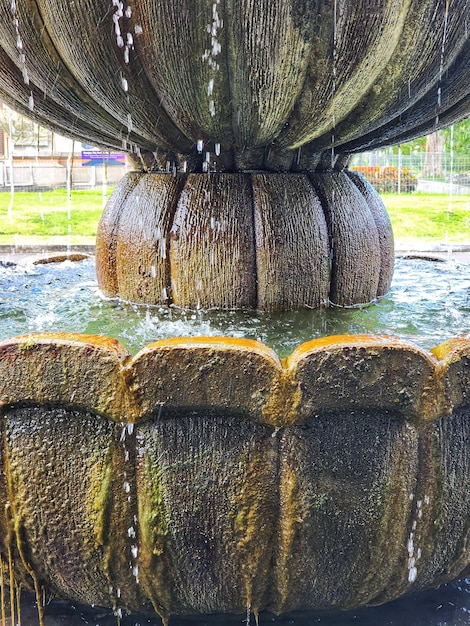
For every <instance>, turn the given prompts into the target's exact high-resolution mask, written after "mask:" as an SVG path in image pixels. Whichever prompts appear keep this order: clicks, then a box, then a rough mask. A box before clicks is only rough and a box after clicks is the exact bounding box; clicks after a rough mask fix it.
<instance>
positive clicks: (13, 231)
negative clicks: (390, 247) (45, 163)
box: [0, 188, 470, 245]
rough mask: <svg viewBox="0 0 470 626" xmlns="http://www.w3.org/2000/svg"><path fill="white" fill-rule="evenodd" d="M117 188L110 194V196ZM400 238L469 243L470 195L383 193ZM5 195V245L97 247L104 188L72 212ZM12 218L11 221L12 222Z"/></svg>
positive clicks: (1, 232) (51, 195)
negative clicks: (65, 242)
mask: <svg viewBox="0 0 470 626" xmlns="http://www.w3.org/2000/svg"><path fill="white" fill-rule="evenodd" d="M111 192H112V188H109V189H108V196H109V195H110V194H111ZM382 199H383V201H384V203H385V206H386V208H387V211H388V213H389V215H390V219H391V221H392V225H393V230H394V234H395V239H396V241H397V243H399V244H403V245H414V244H419V245H423V244H424V243H426V242H429V243H437V242H450V243H469V244H470V195H466V196H453V197H452V198H449V196H447V195H441V194H401V195H397V194H383V195H382ZM9 204H10V193H9V192H0V244H8V245H10V244H14V243H20V244H21V243H23V244H28V243H45V244H47V243H58V242H63V240H64V237H66V238H67V242H69V243H87V244H90V243H94V239H95V235H96V228H97V225H98V221H99V218H100V215H101V212H102V194H101V189H100V188H98V189H95V190H79V191H73V193H72V200H71V203H70V219H69V207H68V202H67V192H66V190H65V189H57V190H54V191H44V192H42V193H38V192H16V193H15V196H14V202H13V206H12V209H11V212H10V215H9V212H8V207H9ZM10 216H11V219H10Z"/></svg>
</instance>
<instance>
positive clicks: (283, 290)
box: [0, 0, 470, 310]
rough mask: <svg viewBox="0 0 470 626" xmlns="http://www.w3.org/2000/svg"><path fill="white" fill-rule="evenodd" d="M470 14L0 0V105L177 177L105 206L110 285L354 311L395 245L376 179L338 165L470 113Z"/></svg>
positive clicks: (376, 7) (389, 4)
mask: <svg viewBox="0 0 470 626" xmlns="http://www.w3.org/2000/svg"><path fill="white" fill-rule="evenodd" d="M469 19H470V0H454V1H453V2H452V3H450V2H439V3H436V2H435V0H420V2H412V1H411V0H380V1H378V2H375V3H371V2H370V1H369V0H360V1H356V0H354V1H353V0H344V1H343V2H342V3H341V6H339V5H337V4H336V3H333V4H332V3H328V2H323V3H319V2H316V3H315V2H310V3H308V2H305V1H304V0H230V1H227V2H223V3H221V2H219V0H217V1H216V2H213V0H159V2H158V3H156V2H155V1H154V0H135V1H134V2H133V3H132V4H128V3H127V2H114V3H113V4H112V5H110V3H109V0H82V2H81V4H80V9H78V8H77V6H76V5H75V4H73V3H67V2H64V1H63V0H47V1H45V0H38V1H34V2H33V1H32V0H24V1H22V2H11V1H10V0H0V98H2V100H4V101H5V102H6V103H7V104H9V105H11V106H13V108H16V109H17V110H19V111H21V112H23V113H25V112H26V113H27V114H29V115H31V116H32V117H33V118H34V119H35V120H36V121H37V122H38V123H39V124H43V125H46V126H50V127H53V128H55V129H56V130H58V131H59V132H61V133H62V134H65V135H70V136H73V137H78V138H79V139H81V140H83V141H86V142H87V143H91V144H93V145H98V146H103V147H107V148H114V149H122V150H124V151H126V152H128V153H129V154H131V155H132V158H133V160H134V162H136V163H138V164H140V167H141V169H142V170H143V171H154V172H155V171H158V172H171V173H172V174H173V175H175V176H176V175H177V174H178V175H179V178H178V181H177V182H176V181H175V182H174V183H170V182H169V181H168V180H167V181H164V179H163V178H162V179H159V180H158V182H157V179H154V180H153V181H152V182H150V179H147V180H146V182H145V183H139V185H138V186H139V192H138V191H137V190H135V191H131V190H132V188H133V187H134V183H135V182H136V181H135V180H134V179H132V178H127V179H126V181H125V183H123V185H122V186H120V187H119V189H118V191H117V193H116V195H115V196H114V197H113V198H112V200H111V201H110V203H109V205H108V208H107V210H106V212H105V215H104V216H103V222H102V224H101V226H100V233H99V235H98V241H97V255H98V276H99V282H100V285H101V287H102V288H103V290H104V291H105V292H106V293H108V294H110V295H113V296H121V297H123V298H126V299H131V300H134V301H138V302H148V303H151V304H159V303H165V304H166V303H175V304H177V305H179V306H183V307H189V308H196V307H198V306H206V307H219V308H234V307H258V308H261V309H268V310H273V309H287V308H294V307H302V306H307V307H311V306H314V307H318V306H322V305H323V303H324V302H325V301H326V300H327V299H329V300H330V301H331V302H332V303H334V304H336V305H340V306H353V305H356V304H361V303H365V302H369V301H371V300H373V299H374V298H376V297H378V296H381V295H383V294H384V293H386V291H387V289H388V287H389V285H390V281H391V276H392V266H393V243H392V237H391V231H390V225H389V223H388V220H387V218H386V216H385V211H384V210H383V208H382V206H381V204H380V201H379V200H378V199H377V198H376V197H374V194H373V192H372V190H371V189H370V188H368V187H367V186H366V185H365V184H364V183H363V182H361V181H360V180H359V179H358V178H357V177H355V176H350V178H347V176H348V175H346V174H344V173H338V172H339V171H341V170H342V169H343V168H344V167H345V166H346V165H347V163H348V160H349V158H350V156H351V155H352V154H354V153H357V152H360V151H364V150H366V149H374V148H378V147H380V146H383V145H390V144H396V143H400V142H403V141H406V140H409V139H412V138H413V137H420V136H423V135H424V134H426V133H428V132H431V131H435V130H437V129H439V128H442V127H445V126H449V125H450V124H452V123H454V122H457V121H459V120H461V119H463V118H465V117H467V116H468V114H469V113H470V88H469V85H470V80H469V78H470V74H469V68H470V62H469V61H470V45H469V42H468V32H467V24H468V22H469ZM186 172H190V173H191V175H190V177H189V178H188V179H187V180H185V179H186ZM216 172H217V174H215V173H216ZM267 172H276V173H277V175H278V176H279V178H270V179H268V178H267V177H266V173H267ZM279 172H290V173H293V172H301V173H303V174H305V173H308V174H309V176H310V179H311V180H312V181H313V183H314V186H315V190H316V191H315V194H318V195H320V197H321V203H322V211H323V213H324V217H322V216H321V211H320V210H319V207H318V203H317V201H316V200H315V199H313V197H312V193H311V192H310V191H309V190H307V189H306V186H305V181H303V180H302V179H301V178H295V177H292V178H289V179H287V178H285V177H281V176H280V175H279ZM196 173H197V174H196ZM223 173H230V175H231V176H232V178H230V177H227V178H223V176H224V174H223ZM199 176H201V178H199ZM227 176H228V174H227ZM268 180H269V183H268ZM250 181H251V183H250ZM301 181H302V182H301ZM351 181H352V183H354V184H352V183H351ZM348 182H349V185H348ZM183 183H184V186H183V188H182V189H181V188H180V187H181V186H182V185H183ZM283 187H285V189H284V193H282V188H283ZM286 188H287V189H286ZM140 191H142V194H143V195H141V194H140ZM126 198H127V199H126ZM175 203H176V204H175ZM307 216H308V217H307ZM172 220H175V221H174V224H173V226H175V227H178V228H179V234H178V235H177V234H176V233H175V231H172V230H171V228H172V227H170V230H168V227H169V225H170V223H171V221H172ZM325 220H326V225H327V234H326V232H325V225H324V221H325ZM213 224H217V227H214V225H213ZM170 233H173V234H174V235H175V237H174V239H173V245H172V244H171V242H170V244H169V243H168V241H169V240H168V236H169V235H170ZM327 240H328V242H329V249H328V250H326V242H327ZM309 242H311V243H310V245H309ZM163 251H164V252H165V254H164V258H163V259H162V258H159V257H162V252H163ZM325 251H326V254H325ZM167 253H168V254H169V256H167ZM258 259H259V264H258V263H257V261H258ZM330 260H331V271H330V272H329V278H327V277H326V276H327V272H328V269H330V268H329V266H328V264H329V262H330ZM169 276H170V277H171V280H170V283H171V292H172V293H171V294H170V293H169V291H170V285H169V284H168V282H169V281H168V277H169ZM300 276H301V277H302V280H299V277H300ZM306 277H307V279H306ZM300 284H302V288H300V287H299V285H300ZM326 291H328V293H326Z"/></svg>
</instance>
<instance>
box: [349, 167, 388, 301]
mask: <svg viewBox="0 0 470 626" xmlns="http://www.w3.org/2000/svg"><path fill="white" fill-rule="evenodd" d="M344 172H345V174H346V175H347V176H349V178H350V179H351V180H352V182H353V183H354V184H355V185H356V187H357V188H358V189H359V191H360V192H361V194H362V195H363V197H364V200H365V201H366V203H367V206H368V207H369V211H370V212H371V215H372V218H373V219H374V222H375V225H376V228H377V233H378V236H379V247H380V274H379V284H378V287H377V296H379V297H380V296H384V295H385V294H386V293H387V292H388V291H389V289H390V285H391V283H392V278H393V267H394V262H395V249H394V244H393V231H392V225H391V223H390V219H389V217H388V214H387V210H386V209H385V206H384V203H383V202H382V199H381V198H380V196H379V194H378V193H377V192H376V191H375V189H374V188H373V187H372V185H371V184H370V183H369V181H368V180H366V178H364V177H363V176H361V175H360V174H359V173H358V172H353V171H351V170H344Z"/></svg>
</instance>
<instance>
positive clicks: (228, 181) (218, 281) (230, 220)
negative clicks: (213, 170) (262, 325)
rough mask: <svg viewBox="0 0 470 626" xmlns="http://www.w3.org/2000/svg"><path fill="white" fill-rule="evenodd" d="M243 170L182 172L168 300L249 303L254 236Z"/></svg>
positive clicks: (190, 304)
mask: <svg viewBox="0 0 470 626" xmlns="http://www.w3.org/2000/svg"><path fill="white" fill-rule="evenodd" d="M252 203H253V201H252V192H251V181H250V176H249V174H207V175H195V174H192V175H190V176H189V177H188V180H187V182H186V185H185V187H184V189H183V191H182V193H181V195H180V197H179V201H178V205H177V209H176V214H175V218H174V222H173V225H172V227H171V233H172V241H171V244H170V263H171V285H172V289H171V291H172V296H173V303H174V304H176V305H177V306H181V307H185V308H191V309H198V308H211V307H216V308H219V309H232V308H245V307H247V308H253V307H254V306H255V305H256V303H255V300H254V299H255V294H256V286H255V275H254V267H255V266H254V258H255V252H254V235H253V219H252V211H253V209H252Z"/></svg>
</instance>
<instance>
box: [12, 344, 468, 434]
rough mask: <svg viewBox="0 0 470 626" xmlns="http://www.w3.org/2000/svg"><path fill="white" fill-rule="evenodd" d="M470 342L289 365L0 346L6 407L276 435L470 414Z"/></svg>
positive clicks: (319, 357) (258, 354)
mask: <svg viewBox="0 0 470 626" xmlns="http://www.w3.org/2000/svg"><path fill="white" fill-rule="evenodd" d="M469 364H470V337H469V336H466V335H464V336H461V337H456V338H454V339H451V340H449V341H446V342H444V343H442V344H440V345H439V346H437V347H436V348H434V349H433V350H432V351H431V352H426V351H425V350H423V349H421V348H419V347H418V346H416V345H414V344H413V343H412V342H409V341H406V340H403V339H398V338H395V337H386V336H383V335H379V336H375V335H336V336H330V337H323V338H320V339H315V340H313V341H309V342H306V343H304V344H301V345H300V346H299V347H298V348H297V349H296V350H294V352H293V353H292V354H291V355H290V356H289V357H287V358H286V359H279V358H278V357H277V355H276V354H275V353H274V351H273V350H271V348H268V347H267V346H265V345H264V344H262V343H261V342H258V341H254V340H245V339H239V338H237V339H231V338H228V337H216V338H214V337H195V338H172V339H169V340H161V341H157V342H154V343H153V344H149V345H148V346H146V347H145V348H143V349H142V350H141V351H140V352H139V353H138V354H137V355H136V356H134V357H132V356H131V355H130V354H129V352H128V351H127V350H126V349H125V347H124V346H122V345H121V344H120V343H119V342H118V341H116V340H114V339H111V338H108V337H102V336H96V335H81V334H79V333H71V334H68V333H57V334H54V333H39V334H30V335H23V336H20V337H13V338H10V339H7V340H5V341H3V342H1V343H0V381H1V383H0V407H4V408H5V407H11V406H31V405H38V406H51V405H54V406H63V407H67V408H78V409H80V410H85V411H88V412H92V413H96V414H99V415H103V416H105V417H107V418H109V419H111V420H113V421H117V422H127V423H136V422H142V421H145V420H148V419H153V418H154V417H155V415H157V414H158V415H161V414H163V415H164V416H165V415H166V416H171V415H175V412H176V413H178V412H181V411H183V412H185V411H205V412H208V413H214V414H220V413H223V414H227V413H232V414H234V413H236V414H239V415H240V416H241V417H243V418H247V419H252V420H254V421H257V422H260V423H264V424H269V425H271V426H273V427H276V428H279V427H283V426H288V425H291V424H297V423H302V422H304V421H305V420H306V419H310V418H311V417H314V416H315V415H318V414H320V413H325V412H331V413H334V412H341V411H346V412H354V411H370V412H372V414H377V415H379V414H383V413H384V412H385V413H387V412H388V413H390V412H392V413H393V414H397V415H400V416H402V417H403V419H406V420H409V421H416V420H417V421H421V420H429V419H437V418H439V417H442V416H443V415H447V414H450V413H451V412H452V411H453V410H454V409H455V408H456V407H459V406H463V405H465V404H468V403H470V391H469V390H468V389H467V386H468V383H467V380H466V377H465V376H464V371H465V368H466V367H468V365H469Z"/></svg>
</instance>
